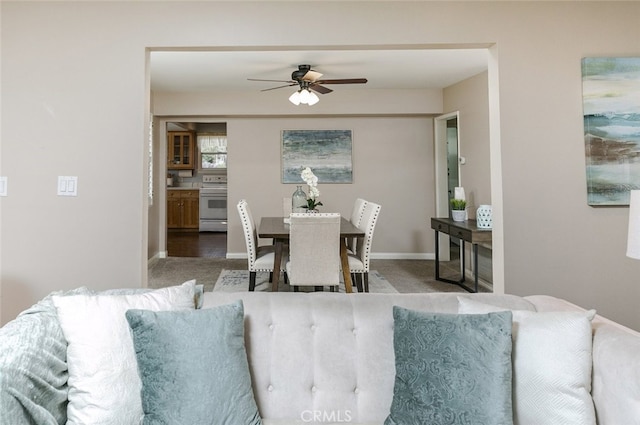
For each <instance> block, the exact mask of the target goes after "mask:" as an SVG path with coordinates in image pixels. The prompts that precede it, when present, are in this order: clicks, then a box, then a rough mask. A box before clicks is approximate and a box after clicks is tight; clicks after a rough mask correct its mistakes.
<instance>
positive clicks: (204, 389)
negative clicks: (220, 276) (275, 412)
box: [126, 301, 262, 425]
mask: <svg viewBox="0 0 640 425" xmlns="http://www.w3.org/2000/svg"><path fill="white" fill-rule="evenodd" d="M126 317H127V321H128V322H129V326H130V328H131V331H132V336H133V345H134V348H135V352H136V358H137V361H138V373H139V374H140V378H141V381H142V410H143V412H144V417H143V421H142V424H143V425H160V424H163V425H169V424H199V425H214V424H243V425H244V424H246V425H259V424H261V423H262V421H261V419H260V415H259V413H258V407H257V405H256V402H255V399H254V396H253V390H252V387H251V376H250V373H249V364H248V362H247V354H246V351H245V346H244V308H243V305H242V301H236V302H235V303H233V304H229V305H223V306H219V307H215V308H211V309H204V310H189V311H160V312H153V311H148V310H128V311H127V312H126Z"/></svg>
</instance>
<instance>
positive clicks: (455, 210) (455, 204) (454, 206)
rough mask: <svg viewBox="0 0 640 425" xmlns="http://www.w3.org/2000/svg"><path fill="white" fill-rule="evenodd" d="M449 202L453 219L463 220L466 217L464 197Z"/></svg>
mask: <svg viewBox="0 0 640 425" xmlns="http://www.w3.org/2000/svg"><path fill="white" fill-rule="evenodd" d="M450 203H451V218H453V221H465V220H466V218H467V211H466V208H467V201H465V200H464V199H452V200H451V201H450Z"/></svg>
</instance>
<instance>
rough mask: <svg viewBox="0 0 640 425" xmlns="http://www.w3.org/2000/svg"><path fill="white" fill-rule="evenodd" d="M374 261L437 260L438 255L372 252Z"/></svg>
mask: <svg viewBox="0 0 640 425" xmlns="http://www.w3.org/2000/svg"><path fill="white" fill-rule="evenodd" d="M371 259H372V260H435V259H436V255H435V254H432V253H425V252H372V253H371Z"/></svg>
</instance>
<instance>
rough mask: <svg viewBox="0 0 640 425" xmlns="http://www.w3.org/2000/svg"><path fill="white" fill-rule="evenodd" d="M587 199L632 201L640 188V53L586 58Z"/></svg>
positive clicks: (618, 202)
mask: <svg viewBox="0 0 640 425" xmlns="http://www.w3.org/2000/svg"><path fill="white" fill-rule="evenodd" d="M582 98H583V115H584V116H583V118H584V141H585V153H586V167H587V170H586V171H587V199H588V204H589V205H592V206H600V205H602V206H605V205H629V192H630V191H631V190H636V189H640V58H633V57H628V58H605V57H602V58H583V59H582Z"/></svg>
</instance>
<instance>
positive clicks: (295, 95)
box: [289, 91, 300, 106]
mask: <svg viewBox="0 0 640 425" xmlns="http://www.w3.org/2000/svg"><path fill="white" fill-rule="evenodd" d="M289 102H291V103H293V104H294V105H296V106H298V105H299V104H300V92H299V91H294V92H293V94H292V95H291V96H289Z"/></svg>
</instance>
